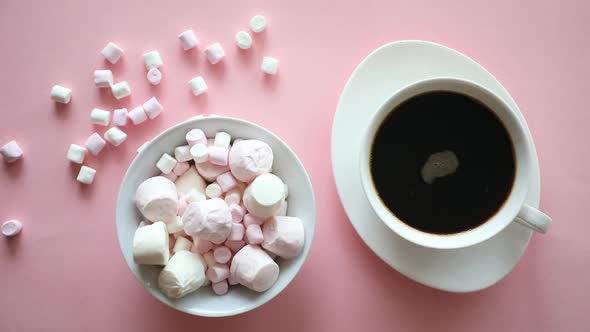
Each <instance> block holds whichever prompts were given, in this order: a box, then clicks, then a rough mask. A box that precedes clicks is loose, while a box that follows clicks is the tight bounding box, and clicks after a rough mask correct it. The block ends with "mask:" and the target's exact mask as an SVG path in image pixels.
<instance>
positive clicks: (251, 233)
mask: <svg viewBox="0 0 590 332" xmlns="http://www.w3.org/2000/svg"><path fill="white" fill-rule="evenodd" d="M263 240H264V235H263V234H262V228H260V225H256V224H252V225H250V226H248V228H246V242H247V243H248V244H261V243H262V241H263Z"/></svg>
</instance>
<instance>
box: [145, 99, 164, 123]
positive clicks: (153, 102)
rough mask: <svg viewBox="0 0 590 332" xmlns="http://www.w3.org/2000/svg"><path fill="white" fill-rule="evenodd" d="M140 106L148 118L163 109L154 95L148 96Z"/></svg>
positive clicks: (156, 114) (155, 115)
mask: <svg viewBox="0 0 590 332" xmlns="http://www.w3.org/2000/svg"><path fill="white" fill-rule="evenodd" d="M142 106H143V110H144V112H145V114H147V116H148V118H150V119H155V118H156V117H157V116H158V115H160V113H162V111H163V110H164V107H162V105H161V104H160V103H159V102H158V99H156V97H152V98H150V99H149V100H148V101H146V102H145V103H143V105H142Z"/></svg>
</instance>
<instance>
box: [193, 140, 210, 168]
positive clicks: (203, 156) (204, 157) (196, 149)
mask: <svg viewBox="0 0 590 332" xmlns="http://www.w3.org/2000/svg"><path fill="white" fill-rule="evenodd" d="M190 154H191V157H193V160H194V161H195V163H197V164H200V163H204V162H206V161H208V160H209V149H208V148H207V146H206V145H205V144H195V145H193V146H192V147H191V148H190Z"/></svg>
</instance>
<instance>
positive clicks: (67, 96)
mask: <svg viewBox="0 0 590 332" xmlns="http://www.w3.org/2000/svg"><path fill="white" fill-rule="evenodd" d="M51 99H53V101H55V102H58V103H61V104H68V103H69V102H70V100H71V99H72V89H68V88H66V87H63V86H61V85H57V84H56V85H54V86H53V87H51Z"/></svg>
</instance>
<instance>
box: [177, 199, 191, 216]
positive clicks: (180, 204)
mask: <svg viewBox="0 0 590 332" xmlns="http://www.w3.org/2000/svg"><path fill="white" fill-rule="evenodd" d="M187 206H188V202H187V201H186V199H184V197H179V198H178V211H176V215H177V216H182V214H183V213H184V210H186V207H187Z"/></svg>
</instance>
